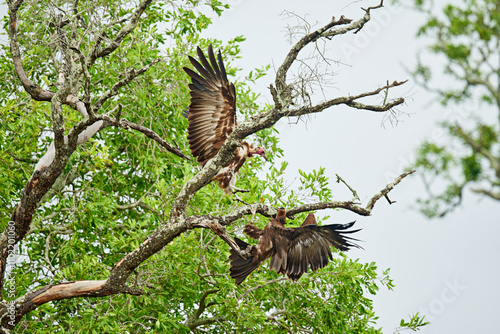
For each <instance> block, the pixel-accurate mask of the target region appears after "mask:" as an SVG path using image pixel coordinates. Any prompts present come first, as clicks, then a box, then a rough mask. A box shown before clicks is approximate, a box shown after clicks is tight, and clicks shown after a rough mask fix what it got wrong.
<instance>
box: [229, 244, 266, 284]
mask: <svg viewBox="0 0 500 334" xmlns="http://www.w3.org/2000/svg"><path fill="white" fill-rule="evenodd" d="M234 241H236V244H237V245H238V247H240V249H246V248H247V247H248V246H249V244H247V243H246V242H244V241H242V240H240V239H238V238H234ZM253 250H254V248H252V250H251V251H250V254H249V256H248V258H247V259H244V258H242V257H241V256H240V255H239V254H238V253H237V252H236V251H235V250H233V249H232V248H231V249H230V250H229V252H230V253H231V255H230V256H229V260H231V269H230V273H231V277H232V278H234V280H235V281H236V284H241V282H243V281H244V280H245V278H247V277H248V275H250V274H251V273H252V271H254V270H255V269H257V268H258V267H259V265H260V262H259V261H258V260H257V259H256V258H255V256H254V255H252V253H255V252H253Z"/></svg>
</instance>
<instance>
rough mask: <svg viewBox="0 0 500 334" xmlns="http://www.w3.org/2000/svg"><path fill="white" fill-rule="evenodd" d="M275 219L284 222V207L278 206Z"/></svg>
mask: <svg viewBox="0 0 500 334" xmlns="http://www.w3.org/2000/svg"><path fill="white" fill-rule="evenodd" d="M276 219H278V220H280V221H281V222H282V223H283V225H284V224H285V221H286V210H285V208H279V209H278V213H277V214H276Z"/></svg>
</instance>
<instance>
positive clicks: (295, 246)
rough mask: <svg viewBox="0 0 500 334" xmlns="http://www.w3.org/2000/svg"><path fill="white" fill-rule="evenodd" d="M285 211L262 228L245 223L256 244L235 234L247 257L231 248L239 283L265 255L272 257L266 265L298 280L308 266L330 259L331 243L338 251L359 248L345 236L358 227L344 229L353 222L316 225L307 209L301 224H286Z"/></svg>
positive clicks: (317, 266) (316, 266) (313, 267)
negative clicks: (288, 225)
mask: <svg viewBox="0 0 500 334" xmlns="http://www.w3.org/2000/svg"><path fill="white" fill-rule="evenodd" d="M285 220H286V211H285V209H283V208H280V209H279V210H278V214H277V215H276V218H274V219H271V220H270V222H269V223H268V224H267V226H266V227H265V228H264V230H261V229H260V228H258V227H256V226H255V225H253V224H248V225H246V226H245V229H244V232H245V234H246V235H248V236H249V237H250V238H252V239H256V240H258V242H257V245H254V246H252V245H249V244H247V243H246V242H244V241H242V240H240V239H238V238H234V240H235V241H236V244H237V245H238V247H239V248H240V249H242V250H244V251H246V252H247V254H248V257H247V259H244V258H242V257H241V256H240V255H239V254H238V253H237V252H236V251H234V250H233V249H231V250H230V252H231V255H230V256H229V259H230V260H231V270H230V271H231V277H232V278H234V279H235V280H236V284H240V283H241V282H243V281H244V280H245V278H246V277H247V276H248V275H250V273H251V272H252V271H254V270H255V269H257V268H258V267H259V266H260V264H261V263H262V262H264V261H265V260H266V259H267V258H269V257H270V258H271V262H270V265H269V268H270V269H272V270H275V271H276V272H277V273H278V274H285V275H287V276H288V277H289V278H290V279H292V280H294V281H295V280H298V279H299V278H300V277H301V276H302V274H304V273H306V272H307V271H308V269H309V268H311V270H312V271H315V270H317V269H320V268H323V267H324V266H326V265H327V264H328V259H332V253H331V251H330V246H333V247H335V248H337V249H339V250H341V251H347V250H349V248H350V247H357V248H361V247H360V246H358V245H357V244H355V243H352V242H351V240H357V239H354V238H351V237H349V236H346V234H351V233H355V232H357V231H359V230H351V231H346V230H347V229H348V228H350V227H351V226H353V225H354V222H352V223H349V224H330V225H323V226H318V224H317V223H316V218H315V217H314V214H312V213H310V214H309V215H308V216H307V218H306V220H305V221H304V222H303V223H302V225H301V226H300V227H296V228H288V227H285Z"/></svg>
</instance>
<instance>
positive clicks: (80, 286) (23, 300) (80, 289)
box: [0, 280, 142, 329]
mask: <svg viewBox="0 0 500 334" xmlns="http://www.w3.org/2000/svg"><path fill="white" fill-rule="evenodd" d="M106 282H107V280H101V281H76V282H67V283H59V284H54V285H48V286H45V287H42V288H39V289H37V290H35V291H33V292H31V293H29V294H26V295H24V296H22V297H20V298H18V299H16V300H15V301H14V302H13V304H14V305H15V315H16V316H15V320H14V321H13V322H11V321H9V320H10V318H9V317H3V318H2V319H1V324H2V327H3V328H8V329H12V328H14V326H15V324H17V323H18V322H19V321H20V320H21V318H22V317H23V316H24V315H25V314H27V313H29V312H31V311H32V310H34V309H36V308H37V307H38V306H40V305H42V304H45V303H48V302H51V301H56V300H61V299H68V298H77V297H104V296H109V295H111V294H118V293H125V294H130V295H140V294H142V291H141V290H138V289H132V288H128V287H115V289H110V288H107V286H106ZM7 304H9V303H5V302H2V303H0V312H2V311H4V310H3V309H5V308H6V307H7ZM12 324H14V326H12Z"/></svg>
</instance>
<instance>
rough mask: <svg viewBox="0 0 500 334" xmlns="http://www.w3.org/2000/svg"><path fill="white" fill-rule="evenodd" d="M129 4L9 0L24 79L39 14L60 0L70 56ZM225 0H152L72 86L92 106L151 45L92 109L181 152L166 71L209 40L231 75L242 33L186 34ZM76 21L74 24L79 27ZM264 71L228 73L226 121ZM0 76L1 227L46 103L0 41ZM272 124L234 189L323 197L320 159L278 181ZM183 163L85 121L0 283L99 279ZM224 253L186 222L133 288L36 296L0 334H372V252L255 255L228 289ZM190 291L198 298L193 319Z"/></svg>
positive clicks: (290, 199)
mask: <svg viewBox="0 0 500 334" xmlns="http://www.w3.org/2000/svg"><path fill="white" fill-rule="evenodd" d="M133 5H134V3H130V2H117V1H104V2H103V1H88V2H84V3H81V2H80V3H78V6H79V7H78V9H79V11H78V15H79V16H80V17H79V18H77V19H75V15H77V13H76V12H75V11H73V10H71V6H72V5H70V4H69V3H68V2H65V1H55V2H50V3H46V2H39V1H36V0H32V1H27V2H24V3H23V5H22V6H21V8H20V12H19V18H20V19H19V42H20V44H21V49H22V50H23V54H22V59H23V66H24V68H25V70H26V73H27V75H28V77H29V78H30V80H32V81H34V82H36V83H37V84H38V85H40V86H42V87H43V88H45V89H51V87H52V86H50V85H51V83H52V82H56V81H57V77H58V71H59V66H60V63H59V60H58V49H57V43H53V42H50V41H54V38H55V31H54V27H53V25H51V24H47V22H52V21H53V20H55V17H54V16H53V15H52V14H51V13H56V12H59V11H61V12H62V11H64V13H65V15H67V17H68V19H70V21H71V22H80V23H81V26H80V25H78V24H75V25H74V26H71V27H69V28H68V29H70V32H71V36H72V38H73V39H72V41H78V48H79V49H80V51H81V53H82V54H83V55H88V54H89V53H91V52H92V50H93V47H94V46H95V43H96V39H97V38H98V37H99V34H97V32H98V30H92V29H101V28H103V29H106V30H105V35H106V41H109V40H112V39H113V38H115V37H116V35H117V33H118V31H119V29H120V28H121V27H122V26H123V24H122V23H118V26H116V25H111V24H110V25H109V26H108V28H106V24H107V23H110V22H111V21H116V22H120V20H121V19H123V18H125V17H127V16H128V15H130V13H131V11H132V8H133ZM226 7H227V6H226V5H223V4H222V3H221V2H219V1H217V0H213V1H209V2H207V3H206V4H201V3H200V2H199V1H195V0H188V1H183V2H179V3H174V2H173V3H171V2H160V3H153V4H152V5H150V6H149V8H148V9H147V10H146V12H145V14H143V16H142V17H141V20H140V24H139V26H138V27H137V29H136V30H135V31H134V32H133V33H131V34H130V35H127V36H126V37H125V38H124V40H123V42H122V44H121V45H120V47H119V48H118V49H117V50H115V51H114V52H113V53H111V54H110V55H109V56H107V57H104V58H99V59H98V60H97V61H96V63H95V65H94V66H93V67H92V68H91V70H90V72H89V78H90V81H89V82H88V85H82V87H81V89H80V90H79V91H78V92H73V93H74V94H76V95H78V96H80V97H81V98H86V99H88V102H89V103H90V105H95V103H96V101H98V99H99V97H100V96H101V95H102V94H103V93H105V92H107V91H109V90H110V89H112V87H113V85H114V84H115V83H116V82H117V81H118V80H120V79H122V78H123V77H124V73H125V71H127V70H128V69H130V68H135V69H138V68H141V67H143V66H145V65H147V64H149V63H151V62H152V61H153V60H155V59H157V58H161V59H162V61H160V62H159V63H158V64H156V65H155V66H153V67H151V68H150V69H149V70H148V71H147V72H146V73H144V74H143V75H142V76H140V77H138V78H137V79H136V80H135V81H134V82H133V83H131V84H129V85H127V86H125V87H122V88H121V89H120V93H119V94H118V95H117V96H116V97H115V98H114V99H112V100H110V101H107V102H106V103H105V104H104V105H103V107H102V108H101V110H100V111H99V112H105V113H111V115H112V116H114V115H116V114H115V113H114V111H115V110H117V108H118V106H121V110H122V117H124V118H126V119H128V120H129V121H132V122H135V123H137V124H141V125H144V126H146V127H148V128H151V129H152V130H154V131H155V132H156V133H158V134H159V135H160V136H161V137H162V138H163V139H164V140H166V141H167V142H170V143H175V144H176V145H178V147H179V148H180V149H181V150H182V151H183V152H189V149H188V143H187V139H186V128H187V120H186V119H185V118H184V117H183V116H182V112H183V110H184V108H185V107H186V106H187V105H188V103H189V93H188V89H187V85H186V83H187V81H188V77H187V75H186V74H185V73H184V72H183V71H182V67H183V66H187V55H188V54H190V55H194V54H195V52H194V47H195V46H197V45H200V47H201V48H202V49H204V50H206V49H207V46H208V45H209V44H210V43H211V44H213V45H214V48H216V49H218V48H221V50H222V54H223V57H224V59H225V61H226V66H227V71H228V74H229V75H230V76H231V79H232V80H233V81H236V77H237V73H238V69H236V68H234V67H232V66H231V60H232V59H234V58H236V57H238V54H239V43H240V42H242V41H243V40H244V38H243V37H241V36H237V37H235V38H234V39H233V40H231V41H229V42H228V43H226V44H223V43H222V42H220V41H217V40H209V39H203V38H201V37H200V35H199V34H200V32H201V31H202V30H203V29H204V28H206V27H207V26H208V25H209V24H210V23H211V19H210V17H209V16H207V15H206V14H203V13H206V11H207V9H208V10H211V11H213V12H214V13H215V15H221V13H222V11H223V9H224V8H226ZM85 26H88V27H90V28H89V29H84V28H82V27H85ZM69 35H70V33H68V36H69ZM268 69H269V66H266V67H263V68H262V69H255V70H254V71H252V72H250V74H249V76H248V78H247V79H248V80H247V81H245V82H237V83H236V89H237V94H238V110H239V115H238V116H239V118H240V119H244V118H246V117H249V116H251V115H253V114H255V113H258V112H261V111H263V110H266V108H269V106H268V107H265V108H261V106H259V105H258V104H257V102H256V100H257V98H258V95H256V94H255V93H254V92H253V91H252V90H251V88H250V86H249V85H248V84H247V82H255V81H256V80H259V79H260V78H262V77H263V76H264V75H265V74H266V72H267V70H268ZM0 75H1V76H2V81H1V82H0V97H1V98H0V101H2V102H1V103H0V182H1V184H2V187H0V212H1V213H2V215H1V218H0V225H1V226H2V227H5V226H6V225H7V223H8V221H9V217H10V216H11V214H12V212H13V210H14V207H15V205H16V203H18V201H19V198H20V196H21V190H22V189H23V187H24V186H25V184H26V182H27V180H28V178H29V176H30V175H31V173H32V172H33V169H34V166H35V164H36V162H37V161H38V159H39V158H40V157H41V156H43V154H44V153H45V152H46V151H47V148H48V146H49V145H50V143H51V142H52V138H53V132H52V124H51V117H50V114H51V110H50V104H49V103H45V102H36V101H32V99H31V98H30V97H29V96H28V95H27V94H26V93H25V92H24V90H22V89H21V88H20V85H19V81H18V78H17V75H16V73H15V71H14V69H13V65H12V61H11V59H10V51H9V48H8V46H6V45H2V46H1V52H0ZM86 87H88V90H87V88H86ZM64 117H65V124H66V126H67V128H66V130H69V129H70V128H71V127H72V126H73V125H74V124H76V123H77V122H78V121H80V120H81V116H80V115H79V114H78V113H77V112H76V111H74V110H72V109H70V108H65V109H64ZM484 133H485V134H484V138H485V139H484V140H489V142H491V143H493V142H494V140H493V139H492V138H490V137H488V134H487V130H485V131H484ZM276 135H277V131H276V130H275V129H266V130H262V131H260V132H259V133H257V134H256V135H254V136H253V138H251V140H252V141H253V142H256V143H257V144H258V145H261V146H263V147H265V148H266V150H267V152H268V156H269V158H270V161H269V163H267V162H265V161H263V160H262V159H258V158H257V159H252V161H251V162H250V163H247V164H245V166H244V167H243V168H242V169H241V171H240V178H239V180H238V184H237V185H238V187H241V188H244V189H248V190H250V192H248V193H243V194H241V198H242V199H243V200H244V201H246V202H248V203H255V202H265V203H268V204H270V205H273V206H284V207H291V206H293V205H295V204H299V203H304V202H306V201H311V200H317V201H326V200H330V199H331V197H332V193H331V190H330V188H329V180H328V179H327V177H326V176H325V169H324V168H320V169H319V170H313V171H311V172H304V171H299V172H298V173H299V174H300V186H299V187H298V190H297V191H296V192H294V191H293V190H290V189H287V185H286V184H284V181H283V175H284V172H285V169H286V167H287V163H286V162H282V164H281V166H280V167H279V168H278V167H275V166H274V163H275V162H276V161H277V160H278V159H280V158H282V157H283V152H282V150H281V149H280V148H279V142H278V138H277V137H276ZM488 138H489V139H488ZM198 169H199V166H198V164H197V163H196V161H193V160H189V161H184V160H182V159H180V158H178V157H177V156H174V155H172V154H170V153H168V152H165V151H164V150H163V149H162V148H160V147H159V146H158V145H157V144H155V142H153V141H152V140H150V139H149V138H147V137H145V136H144V135H143V134H141V133H139V132H136V131H133V130H123V129H121V128H112V127H108V128H105V129H104V130H102V131H100V132H99V133H97V134H96V135H95V136H94V137H93V138H92V139H91V140H89V141H87V142H86V143H85V144H83V145H81V146H79V147H78V149H77V151H76V152H75V153H74V154H73V155H72V156H71V158H70V161H69V163H68V165H67V166H66V168H65V171H64V173H63V175H62V176H61V177H60V179H59V180H58V183H57V184H58V185H60V187H59V191H55V192H53V193H51V194H50V195H49V196H47V197H46V198H44V199H43V201H42V203H41V205H40V207H39V208H38V211H37V214H36V216H35V217H34V220H33V222H32V226H31V230H30V232H29V234H28V236H27V237H26V238H25V240H23V242H22V243H21V245H20V246H21V247H20V253H21V254H23V256H24V261H23V262H21V263H20V264H18V265H17V266H16V268H15V269H14V270H13V271H12V273H11V275H10V278H9V280H8V282H7V284H8V285H10V284H12V285H14V286H15V288H16V297H21V296H23V295H25V294H26V293H28V292H30V291H31V290H33V289H35V288H37V287H41V286H46V285H49V284H55V283H60V282H66V281H74V280H99V279H105V278H107V277H108V275H109V272H110V270H111V268H112V267H113V266H114V265H115V264H116V263H117V262H118V261H120V259H121V258H122V257H123V256H124V255H125V254H127V253H129V252H131V251H133V250H134V249H136V248H137V247H138V246H139V244H140V243H141V242H142V241H143V240H144V238H145V237H146V236H148V235H150V234H151V233H153V232H154V231H155V230H157V229H158V228H159V227H160V226H162V225H163V224H165V222H166V221H167V219H168V215H169V212H170V208H171V206H172V201H173V200H174V198H175V196H176V195H177V194H178V192H179V191H180V189H181V187H182V186H183V184H184V183H185V182H186V181H187V180H188V179H190V178H191V177H192V176H193V175H194V174H195V173H196V172H197V171H198ZM263 175H265V176H263ZM236 205H237V203H235V201H233V199H232V198H230V197H226V196H223V193H222V191H221V190H220V189H219V188H218V187H217V186H216V185H215V184H213V183H212V184H209V185H208V186H206V187H204V188H203V189H202V190H200V191H199V192H198V193H197V194H196V195H195V196H194V198H193V199H192V200H191V201H190V203H189V207H188V210H187V214H188V215H203V214H211V215H216V214H225V213H228V212H230V211H231V210H232V209H234V207H235V206H236ZM255 218H256V219H257V220H258V221H256V224H258V225H261V226H264V225H265V224H267V219H264V218H260V217H255ZM304 218H305V214H302V215H297V221H300V220H303V219H304ZM246 222H247V221H246V219H242V221H240V222H238V223H237V224H235V226H233V227H231V228H230V230H229V232H230V233H231V234H236V235H239V234H241V231H240V230H241V226H243V224H245V223H246ZM228 256H229V250H228V246H227V245H226V244H225V243H223V242H222V241H221V240H220V239H219V238H217V237H216V236H215V235H214V234H213V233H210V232H208V231H202V230H195V231H191V232H189V233H185V234H182V235H180V236H179V237H177V238H176V239H175V240H174V241H173V242H172V243H171V244H169V245H168V246H167V247H165V249H163V250H162V251H161V252H160V253H158V254H156V255H155V256H153V257H151V258H150V259H149V260H147V261H146V262H144V263H143V264H142V265H141V266H140V267H139V268H138V269H137V270H136V273H135V276H134V277H131V278H130V282H129V284H130V285H131V286H132V285H138V286H139V287H140V288H141V289H143V290H144V292H145V293H144V295H141V296H128V295H118V296H110V297H108V298H77V299H66V300H60V301H55V302H50V303H47V304H43V305H41V306H40V307H39V308H37V309H35V310H33V311H32V312H30V313H29V314H28V315H27V316H25V317H24V318H23V320H22V321H21V323H20V324H19V325H18V326H17V327H16V328H15V329H14V330H13V332H16V333H17V332H19V333H21V332H22V333H24V332H31V333H162V332H165V333H166V332H175V333H184V332H189V331H190V328H189V327H188V326H189V325H191V327H193V324H194V323H195V322H196V320H199V321H200V322H201V321H205V323H204V324H200V327H199V329H203V330H205V331H207V332H210V333H226V332H228V331H229V332H231V331H234V332H257V331H261V332H264V333H286V332H300V331H303V330H310V331H313V332H325V333H326V332H328V333H330V332H336V333H360V332H362V333H365V332H366V333H381V330H379V329H377V328H376V325H375V323H374V321H375V320H376V319H377V317H376V316H375V314H374V312H373V305H372V301H371V299H370V296H371V295H373V294H375V293H376V292H377V291H378V290H379V289H380V288H381V287H385V288H389V289H392V287H393V285H392V281H391V280H390V278H389V276H388V270H386V271H383V272H382V273H381V274H380V273H379V272H378V269H377V267H376V265H375V264H374V263H370V264H362V263H359V262H358V261H357V260H351V259H349V258H347V257H346V256H344V255H343V254H335V259H334V260H333V261H332V263H331V264H330V265H329V266H327V267H326V268H324V269H322V270H319V271H317V272H315V273H313V274H306V275H304V277H303V278H301V280H300V281H299V282H297V283H293V282H290V281H288V280H286V279H284V278H283V277H282V276H278V275H277V274H276V273H274V272H271V271H269V270H268V269H267V268H266V266H263V267H262V268H260V269H259V270H258V271H257V272H255V273H254V274H252V276H251V277H250V278H249V279H247V281H245V283H244V284H243V285H242V286H236V285H235V283H234V281H233V280H232V279H231V278H230V277H229V274H228V272H229V265H228V263H227V258H228ZM202 301H204V304H205V306H206V309H204V310H201V313H200V315H199V319H196V316H195V315H196V313H197V311H198V310H200V305H201V304H202Z"/></svg>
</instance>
